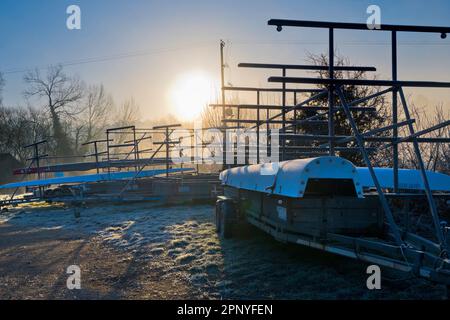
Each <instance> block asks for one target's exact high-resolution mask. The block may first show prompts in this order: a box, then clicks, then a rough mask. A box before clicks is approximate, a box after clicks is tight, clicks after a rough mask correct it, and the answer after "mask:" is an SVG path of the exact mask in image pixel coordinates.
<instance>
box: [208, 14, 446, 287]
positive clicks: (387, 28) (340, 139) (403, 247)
mask: <svg viewBox="0 0 450 320" xmlns="http://www.w3.org/2000/svg"><path fill="white" fill-rule="evenodd" d="M268 24H269V25H271V26H276V28H277V31H282V29H283V27H302V28H322V29H327V30H328V42H329V45H328V49H329V53H328V56H329V65H328V66H310V65H284V64H260V63H241V64H239V65H238V66H239V67H245V68H264V69H277V70H281V76H273V77H270V78H269V79H268V81H269V82H273V83H281V85H282V87H281V88H247V87H226V86H225V85H224V81H223V77H222V104H214V105H211V107H216V108H217V107H221V108H222V110H223V113H222V114H223V122H224V123H237V124H238V125H240V124H252V125H253V126H252V127H250V128H252V129H256V130H257V136H258V141H259V128H260V127H261V126H263V125H266V126H267V133H268V132H269V129H270V124H274V125H281V134H280V138H281V139H282V141H281V148H282V149H281V152H280V154H281V159H282V160H285V159H286V155H287V151H288V150H289V148H288V147H287V146H286V141H287V140H306V141H308V140H311V141H323V142H324V143H323V144H322V145H320V146H319V147H312V148H310V150H308V151H309V153H305V154H304V155H305V156H307V155H308V154H310V155H315V154H316V153H317V152H320V151H323V150H326V151H327V154H329V155H332V156H333V155H335V152H336V151H340V150H342V149H345V148H342V147H339V146H340V145H342V144H346V143H348V142H351V141H355V142H356V144H357V146H358V147H357V148H353V149H355V152H358V153H360V154H361V156H362V157H363V159H364V162H365V164H366V166H367V168H368V169H369V172H370V174H371V177H372V179H373V181H374V184H375V187H376V191H377V194H378V197H379V199H380V203H381V206H382V209H383V211H384V215H385V220H386V222H387V224H388V226H389V229H390V232H391V236H392V238H393V240H394V242H395V244H396V247H395V248H398V250H400V251H401V253H402V255H404V257H405V259H407V258H408V257H409V258H412V256H414V259H415V262H414V264H415V265H414V268H416V269H417V270H418V269H420V265H421V261H422V260H421V259H422V258H420V257H418V255H419V256H420V254H421V253H420V250H422V251H423V252H422V255H425V256H428V258H430V257H433V259H438V260H439V259H440V260H439V261H441V262H440V264H445V265H446V266H447V267H448V266H449V265H450V260H448V258H449V256H448V244H447V239H446V236H445V234H446V231H448V230H446V229H444V228H443V226H442V225H441V221H440V218H439V214H438V210H437V207H436V202H435V199H434V196H433V194H432V192H431V190H430V187H429V181H428V178H427V174H426V170H425V165H424V162H423V159H422V155H421V151H420V148H419V144H420V143H450V138H443V137H440V138H427V137H422V136H423V135H425V134H427V133H430V132H432V131H435V130H438V129H441V128H444V127H447V126H449V125H450V120H447V121H444V122H443V123H440V124H438V125H435V126H433V127H431V128H427V129H425V130H422V131H418V132H416V131H415V129H414V126H413V124H414V122H415V119H412V118H411V115H410V112H409V108H408V104H407V101H406V98H405V94H404V91H403V88H406V87H413V88H450V82H431V81H400V80H398V53H397V46H398V43H397V34H398V33H399V32H418V33H437V34H440V36H441V38H442V39H445V38H446V37H447V33H450V28H449V27H427V26H401V25H381V27H380V28H379V29H375V30H373V31H372V30H371V31H368V32H377V31H381V32H382V31H384V32H390V33H391V50H392V79H391V80H356V79H336V77H335V72H336V71H362V72H367V71H375V70H376V69H375V68H374V67H365V66H359V67H352V66H335V62H334V52H335V43H334V42H335V41H334V35H335V31H336V30H338V29H342V30H369V29H368V26H367V25H366V24H355V23H335V22H317V21H297V20H280V19H272V20H270V21H269V22H268ZM221 48H222V49H223V45H222V47H221ZM223 67H224V64H223V60H222V75H223ZM287 70H313V71H314V70H315V71H317V70H319V71H320V70H328V75H329V77H328V78H325V79H323V78H308V77H287V75H286V72H287ZM288 84H302V85H311V84H312V85H321V86H324V87H325V88H326V89H324V90H320V89H319V90H317V89H291V88H287V85H288ZM348 85H351V86H369V87H377V88H379V87H384V88H383V90H381V91H379V92H377V93H375V94H371V95H369V96H367V97H363V98H361V99H357V100H355V101H348V99H347V97H346V96H345V93H344V92H345V91H344V90H343V88H344V87H345V86H348ZM227 91H250V92H256V101H257V103H256V104H254V105H253V104H226V103H225V101H226V99H225V94H226V92H227ZM261 92H278V93H279V92H281V93H282V103H281V105H261V104H260V93H261ZM305 92H307V93H310V94H311V97H309V98H308V99H306V100H304V101H301V102H297V93H305ZM287 93H294V105H292V106H288V105H287V103H286V94H287ZM386 94H392V124H390V125H387V126H385V127H383V128H377V129H374V130H371V131H369V132H360V130H359V128H358V126H357V124H356V122H355V119H354V117H353V112H355V111H359V112H373V111H374V110H373V108H362V107H358V105H360V104H362V103H364V102H367V101H369V100H371V99H374V98H377V97H380V96H383V95H386ZM324 96H326V97H327V100H328V107H324V106H313V107H310V104H311V103H314V102H315V101H317V99H319V98H323V97H324ZM399 97H400V102H401V106H402V109H403V113H404V115H405V118H406V119H405V120H404V121H400V122H399V119H398V107H399V106H398V104H399V103H398V102H399V101H398V98H399ZM336 98H338V100H337V99H336ZM335 101H340V105H335ZM225 108H235V109H237V110H238V112H237V117H236V118H233V119H227V117H226V113H225ZM308 108H311V109H309V110H314V111H323V113H321V114H319V115H315V116H313V117H309V118H307V119H300V120H299V119H297V111H299V110H304V109H308ZM241 109H251V110H256V113H257V114H256V120H254V119H251V120H249V119H240V112H239V110H241ZM263 110H265V111H267V113H266V119H261V117H260V111H263ZM270 110H279V111H281V112H280V113H278V114H276V115H275V116H270ZM291 112H292V113H293V114H294V117H293V119H294V120H287V118H286V115H287V114H289V113H291ZM336 112H343V113H344V114H345V115H346V118H347V120H348V121H349V123H350V126H351V129H352V132H353V134H352V135H350V136H337V135H336V134H335V129H334V128H335V125H334V115H335V113H336ZM324 117H327V122H326V123H327V124H328V135H304V134H298V133H297V132H296V130H295V126H296V125H297V124H299V123H308V122H314V121H316V122H317V123H321V124H322V123H323V121H324V120H323V119H324ZM292 127H294V130H289V129H290V128H292ZM401 127H407V128H408V131H409V135H408V136H406V137H399V135H398V130H399V128H401ZM386 131H392V136H389V137H386V136H383V137H379V136H375V135H376V134H379V133H383V132H386ZM366 142H380V143H386V145H384V146H381V148H392V154H393V172H394V174H393V176H394V181H393V185H394V188H393V192H392V193H389V194H385V193H384V190H383V189H382V188H381V185H380V183H379V181H378V178H377V176H376V175H375V171H374V168H373V166H372V164H371V161H370V157H369V152H370V150H369V148H366V146H365V143H366ZM401 143H412V144H413V148H414V152H415V156H416V157H417V160H418V164H419V170H420V173H421V178H422V181H423V185H424V189H425V190H424V192H425V196H426V199H427V202H428V205H429V210H430V213H431V217H432V222H433V226H434V231H435V236H436V239H437V241H438V244H437V245H435V244H434V243H433V242H430V241H428V240H426V239H424V238H422V237H420V236H418V235H414V234H411V233H409V232H405V231H404V230H401V229H400V228H399V226H398V225H397V224H396V222H395V219H394V215H393V212H392V209H391V207H390V203H389V201H388V198H389V199H391V198H396V197H398V198H404V196H405V194H402V193H400V190H399V180H398V170H399V155H398V146H399V144H401ZM258 147H259V143H258ZM291 148H293V149H295V148H298V150H302V148H303V149H304V148H305V147H295V146H294V147H291ZM224 149H225V146H224ZM349 149H350V148H349ZM258 155H259V149H258ZM258 161H259V158H258ZM418 196H420V195H418ZM333 238H334V240H337V241H344V242H349V243H352V244H353V245H355V246H357V247H361V246H363V247H364V246H367V248H369V247H370V248H372V249H373V248H376V249H378V250H381V251H384V252H388V251H389V250H388V249H389V248H388V247H387V246H386V245H385V244H384V243H381V242H377V241H371V242H370V243H369V242H368V241H366V240H363V239H356V238H351V237H350V238H349V237H346V238H345V237H343V236H339V235H334V236H333ZM344 238H345V239H344ZM392 248H393V247H392ZM392 248H391V249H392ZM417 248H420V249H417ZM395 250H397V249H395ZM405 255H406V256H405ZM410 255H412V256H410ZM358 257H361V255H358V254H357V255H356V258H358ZM362 260H364V259H362ZM367 261H369V260H367ZM433 261H434V260H433ZM436 261H437V260H436ZM406 262H407V261H406ZM407 264H408V265H409V263H408V262H407ZM385 265H386V264H385ZM387 265H390V263H387ZM393 265H396V264H395V263H394V264H393ZM441 271H442V273H440V272H441ZM431 273H433V274H434V273H436V274H438V273H439V276H437V275H436V277H434V279H435V280H436V279H437V278H439V279H441V276H442V275H443V278H442V281H443V282H444V283H446V284H447V285H449V284H450V270H449V269H448V268H446V269H445V270H444V269H442V270H441V269H439V270H438V269H434V270H432V271H431ZM431 278H433V277H431ZM444 278H445V279H444Z"/></svg>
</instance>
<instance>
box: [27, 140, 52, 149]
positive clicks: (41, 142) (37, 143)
mask: <svg viewBox="0 0 450 320" xmlns="http://www.w3.org/2000/svg"><path fill="white" fill-rule="evenodd" d="M43 143H47V140H41V141H38V142H35V143H32V144H29V145H26V146H24V147H23V148H24V149H26V148H30V147H34V146H37V145H40V144H43Z"/></svg>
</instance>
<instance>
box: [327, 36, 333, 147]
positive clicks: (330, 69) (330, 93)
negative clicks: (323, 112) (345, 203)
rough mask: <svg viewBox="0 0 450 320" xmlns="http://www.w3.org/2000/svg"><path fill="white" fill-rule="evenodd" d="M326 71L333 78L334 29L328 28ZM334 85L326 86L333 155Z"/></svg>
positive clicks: (330, 141) (329, 133)
mask: <svg viewBox="0 0 450 320" xmlns="http://www.w3.org/2000/svg"><path fill="white" fill-rule="evenodd" d="M328 49H329V52H328V57H329V58H328V60H329V61H328V72H329V77H330V79H332V80H333V79H334V29H333V28H330V29H329V36H328ZM333 109H334V86H333V85H332V84H331V85H330V87H329V88H328V135H329V136H330V140H329V144H330V156H334V110H333Z"/></svg>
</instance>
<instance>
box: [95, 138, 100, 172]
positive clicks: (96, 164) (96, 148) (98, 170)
mask: <svg viewBox="0 0 450 320" xmlns="http://www.w3.org/2000/svg"><path fill="white" fill-rule="evenodd" d="M94 152H95V166H96V169H97V174H99V173H100V169H99V167H98V147H97V141H94Z"/></svg>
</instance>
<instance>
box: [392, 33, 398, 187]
mask: <svg viewBox="0 0 450 320" xmlns="http://www.w3.org/2000/svg"><path fill="white" fill-rule="evenodd" d="M391 40H392V80H393V81H397V80H398V72H397V70H398V69H397V66H398V64H397V32H396V31H392V39H391ZM397 93H398V89H397V88H394V90H393V91H392V122H393V124H394V125H395V124H397V123H398V110H397V109H398V100H397V99H398V98H397ZM392 133H393V137H394V143H393V144H392V155H393V157H394V163H393V169H394V192H395V193H397V192H398V144H397V139H398V127H397V126H395V127H394V129H393V130H392Z"/></svg>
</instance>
